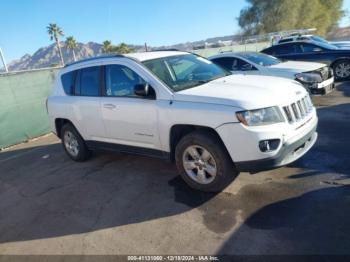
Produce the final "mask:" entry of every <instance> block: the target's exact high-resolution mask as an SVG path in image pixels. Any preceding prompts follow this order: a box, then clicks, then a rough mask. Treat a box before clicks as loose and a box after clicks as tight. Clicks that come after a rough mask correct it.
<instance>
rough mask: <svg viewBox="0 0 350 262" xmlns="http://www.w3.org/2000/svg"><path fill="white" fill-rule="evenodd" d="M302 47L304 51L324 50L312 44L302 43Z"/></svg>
mask: <svg viewBox="0 0 350 262" xmlns="http://www.w3.org/2000/svg"><path fill="white" fill-rule="evenodd" d="M300 49H301V51H302V52H303V53H313V52H316V50H322V48H320V47H318V46H316V45H312V44H300Z"/></svg>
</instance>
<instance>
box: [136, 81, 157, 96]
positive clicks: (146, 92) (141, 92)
mask: <svg viewBox="0 0 350 262" xmlns="http://www.w3.org/2000/svg"><path fill="white" fill-rule="evenodd" d="M134 94H135V95H137V96H142V97H144V98H149V99H155V98H156V93H155V92H154V89H153V88H152V86H150V85H149V84H148V83H145V84H136V85H135V86H134Z"/></svg>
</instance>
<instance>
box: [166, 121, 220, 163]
mask: <svg viewBox="0 0 350 262" xmlns="http://www.w3.org/2000/svg"><path fill="white" fill-rule="evenodd" d="M194 131H201V132H203V133H207V134H208V133H209V134H211V135H213V136H215V138H216V139H218V141H219V142H220V143H221V144H222V145H223V146H224V148H225V149H226V146H225V144H224V142H223V141H222V139H221V137H220V135H219V134H218V132H217V131H216V130H215V129H214V128H212V127H208V126H200V125H190V124H175V125H173V126H172V127H171V128H170V136H169V148H170V160H171V161H172V162H174V161H175V148H176V146H177V144H178V143H179V141H180V140H181V138H183V137H184V136H186V135H188V134H190V133H192V132H194ZM226 150H227V149H226Z"/></svg>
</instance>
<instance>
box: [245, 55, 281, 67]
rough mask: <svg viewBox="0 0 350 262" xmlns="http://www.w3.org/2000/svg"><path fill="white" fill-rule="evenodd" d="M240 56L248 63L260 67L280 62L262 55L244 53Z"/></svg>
mask: <svg viewBox="0 0 350 262" xmlns="http://www.w3.org/2000/svg"><path fill="white" fill-rule="evenodd" d="M242 56H243V57H244V58H245V59H247V60H249V61H250V62H252V63H254V64H258V65H261V66H272V65H277V64H279V63H281V60H279V59H278V58H276V57H273V56H270V55H265V54H262V53H246V54H243V55H242Z"/></svg>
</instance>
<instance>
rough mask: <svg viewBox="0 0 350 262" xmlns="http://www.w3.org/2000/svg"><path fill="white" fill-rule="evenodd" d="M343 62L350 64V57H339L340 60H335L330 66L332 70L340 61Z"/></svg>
mask: <svg viewBox="0 0 350 262" xmlns="http://www.w3.org/2000/svg"><path fill="white" fill-rule="evenodd" d="M342 60H348V61H349V62H350V57H347V56H345V57H339V58H337V59H336V60H334V61H333V62H332V63H331V64H330V65H329V66H330V67H331V68H333V66H334V65H335V64H336V63H338V62H339V61H342Z"/></svg>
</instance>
